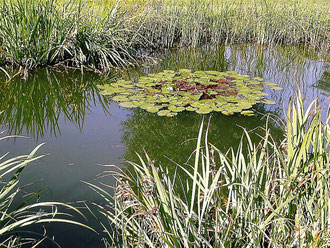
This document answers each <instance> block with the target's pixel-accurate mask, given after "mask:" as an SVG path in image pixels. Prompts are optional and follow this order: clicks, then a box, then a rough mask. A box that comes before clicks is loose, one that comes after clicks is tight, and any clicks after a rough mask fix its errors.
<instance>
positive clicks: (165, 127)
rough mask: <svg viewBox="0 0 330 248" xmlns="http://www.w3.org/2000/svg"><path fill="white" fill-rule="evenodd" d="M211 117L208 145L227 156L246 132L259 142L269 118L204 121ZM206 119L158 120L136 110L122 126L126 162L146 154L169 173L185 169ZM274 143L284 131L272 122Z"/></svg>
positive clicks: (218, 117)
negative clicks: (138, 155) (184, 166)
mask: <svg viewBox="0 0 330 248" xmlns="http://www.w3.org/2000/svg"><path fill="white" fill-rule="evenodd" d="M257 110H258V111H259V112H263V113H265V112H266V111H265V109H264V107H263V105H262V104H260V105H259V106H258V107H257ZM210 117H211V121H210V129H209V133H210V135H209V142H210V143H212V144H214V145H215V146H216V147H217V148H219V149H220V150H221V151H223V152H226V151H227V150H228V149H229V148H230V147H234V148H237V146H238V144H239V142H240V140H241V137H242V135H243V128H245V129H247V130H253V129H255V134H254V135H253V134H251V135H252V136H251V137H252V139H253V141H255V142H258V141H259V140H260V138H259V136H258V135H257V133H260V132H261V129H259V130H257V129H258V127H264V126H265V125H266V122H267V118H266V116H265V115H264V114H258V115H257V116H254V117H242V116H240V115H239V114H236V115H234V116H225V115H222V114H221V113H214V114H211V115H207V116H205V117H204V121H205V122H207V121H208V120H209V118H210ZM202 119H203V117H202V116H201V115H199V114H196V113H180V114H179V115H177V116H175V117H172V118H167V117H158V116H157V115H155V114H151V113H148V112H146V111H143V110H139V109H135V110H133V111H132V112H131V114H130V115H128V118H127V120H126V121H123V122H122V123H121V125H122V143H123V144H124V145H125V147H126V152H125V154H124V158H125V159H126V160H129V161H136V160H137V159H136V152H138V153H140V154H143V150H145V151H146V152H147V154H148V156H149V157H150V158H152V159H154V160H156V162H157V163H160V164H162V165H164V166H166V167H167V168H169V169H170V171H172V172H173V171H174V169H175V167H176V165H175V163H173V162H171V161H169V158H170V159H171V160H173V161H174V162H176V163H178V164H180V165H183V164H185V163H186V162H187V160H188V158H189V157H190V155H191V153H192V152H193V151H194V149H195V148H196V137H197V136H198V131H199V127H200V124H201V122H202ZM269 127H270V128H271V130H272V133H273V136H274V138H275V139H277V140H279V139H280V138H282V134H283V131H282V129H281V128H280V127H279V126H278V125H277V123H276V122H275V121H271V120H270V121H269Z"/></svg>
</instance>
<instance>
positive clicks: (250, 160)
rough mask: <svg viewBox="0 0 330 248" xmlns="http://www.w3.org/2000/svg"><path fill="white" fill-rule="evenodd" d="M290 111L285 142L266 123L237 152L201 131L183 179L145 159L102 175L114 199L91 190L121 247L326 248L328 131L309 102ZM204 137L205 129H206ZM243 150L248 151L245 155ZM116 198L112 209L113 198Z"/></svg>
mask: <svg viewBox="0 0 330 248" xmlns="http://www.w3.org/2000/svg"><path fill="white" fill-rule="evenodd" d="M301 99H302V98H301V96H300V98H299V99H296V100H293V101H291V102H290V104H289V108H288V111H287V121H286V124H285V125H284V129H285V131H286V135H285V139H284V140H283V141H282V142H281V143H280V144H278V143H277V142H276V141H274V140H273V139H272V136H271V132H270V130H269V129H268V127H267V126H266V127H265V129H264V131H265V134H264V136H263V137H262V139H261V141H260V143H258V144H254V143H252V141H251V138H250V134H249V132H248V131H247V130H244V131H245V135H244V137H243V138H242V141H241V143H240V144H239V147H238V149H237V151H234V149H230V150H229V151H228V152H227V153H223V152H221V151H219V150H218V149H217V148H216V147H214V146H212V145H211V144H209V142H208V131H206V134H205V143H204V145H203V142H202V136H203V130H204V128H203V124H202V125H201V128H200V131H199V135H198V140H197V147H196V150H195V156H194V158H195V159H194V161H193V164H192V165H191V168H189V167H186V166H180V165H178V168H177V170H182V171H183V172H184V173H185V174H186V175H187V177H188V179H187V181H186V182H185V181H182V178H180V177H179V176H178V173H174V177H173V176H170V175H173V173H169V172H168V171H167V169H165V168H164V167H162V166H160V165H156V162H155V161H152V160H151V159H150V158H149V157H148V155H146V160H145V159H143V158H142V157H141V156H139V155H138V157H139V161H140V162H139V163H133V162H129V164H130V167H128V169H127V170H121V169H119V168H118V170H119V171H114V170H111V171H108V172H104V173H103V174H102V176H106V175H111V176H115V178H116V179H117V183H118V185H117V187H116V188H115V195H114V196H112V195H111V194H110V193H109V192H107V191H106V190H104V189H102V188H101V187H98V186H96V185H93V184H89V186H90V187H91V188H92V189H94V190H95V191H97V192H98V193H99V194H100V195H101V196H102V197H103V198H104V200H106V201H107V203H108V204H109V205H110V206H112V208H110V209H108V208H107V207H105V206H104V205H103V206H98V207H99V211H100V212H101V213H102V214H103V215H105V216H106V217H107V218H108V220H109V223H110V225H111V228H106V225H105V223H103V226H104V228H106V232H107V233H108V235H109V237H110V239H109V242H112V243H113V244H112V245H118V246H119V247H122V246H124V247H327V246H328V244H329V242H330V202H329V199H330V198H329V196H330V185H329V180H330V154H329V150H328V149H329V144H330V127H329V125H328V122H329V120H330V116H329V114H328V116H327V120H326V121H327V122H326V123H323V122H322V116H321V111H320V110H318V109H317V108H313V106H314V104H316V102H313V103H312V104H311V105H310V106H309V107H308V109H307V110H306V111H304V106H303V102H302V100H301ZM207 130H208V129H207ZM245 147H247V151H248V152H247V154H246V153H245V152H243V150H245V149H244V148H245ZM112 198H113V199H114V204H113V201H112Z"/></svg>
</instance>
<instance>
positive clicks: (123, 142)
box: [0, 45, 330, 247]
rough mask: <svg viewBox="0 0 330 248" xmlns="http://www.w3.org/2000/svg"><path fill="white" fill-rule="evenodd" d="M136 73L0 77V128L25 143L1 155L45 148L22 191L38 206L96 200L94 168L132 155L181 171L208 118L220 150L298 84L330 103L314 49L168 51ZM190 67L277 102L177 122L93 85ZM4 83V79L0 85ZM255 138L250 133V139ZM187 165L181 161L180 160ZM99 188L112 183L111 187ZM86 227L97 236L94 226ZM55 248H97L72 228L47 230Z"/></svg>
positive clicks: (280, 108) (323, 64) (279, 107)
mask: <svg viewBox="0 0 330 248" xmlns="http://www.w3.org/2000/svg"><path fill="white" fill-rule="evenodd" d="M147 65H148V66H143V67H142V66H141V67H137V68H134V69H129V70H126V71H124V72H122V73H116V74H113V75H109V76H107V77H105V76H99V75H96V74H93V73H84V74H81V73H80V72H78V71H75V72H57V71H54V70H50V69H40V70H37V71H35V72H33V73H32V74H31V75H30V76H29V77H28V79H27V81H24V80H22V79H19V78H16V79H14V80H12V81H11V82H9V83H4V81H5V80H1V83H0V84H1V88H0V110H3V111H4V112H3V113H2V114H1V115H0V125H1V127H0V130H5V133H4V134H2V136H4V135H6V134H17V135H22V136H25V138H15V139H13V138H12V139H8V140H5V141H2V142H0V151H1V154H3V153H5V152H9V153H10V156H11V157H13V156H16V155H21V154H27V153H28V152H30V151H31V150H32V149H33V148H34V147H35V146H36V145H37V144H40V143H45V144H44V145H43V147H42V148H41V149H40V151H39V154H47V156H46V157H44V158H42V159H40V160H39V161H37V162H35V163H34V164H33V165H32V166H30V167H28V168H27V169H26V170H25V171H24V173H23V175H22V178H21V185H25V184H29V183H33V182H35V183H36V184H33V185H31V186H29V187H28V188H26V189H24V190H25V191H26V192H31V191H36V190H39V189H42V188H46V189H45V190H44V191H43V192H42V194H41V200H43V201H49V200H51V201H65V202H76V201H80V200H87V201H96V202H98V201H100V198H99V197H98V196H97V194H96V193H95V192H93V191H92V190H91V189H89V188H88V186H87V185H85V184H84V183H83V182H82V181H87V182H92V183H96V175H97V174H98V173H100V172H102V171H103V170H104V167H102V166H99V165H100V164H116V165H120V166H125V164H124V163H123V161H125V160H129V161H136V162H137V161H138V159H137V156H136V152H138V153H140V154H142V153H143V151H144V150H145V151H146V152H147V153H148V155H149V157H151V158H152V159H154V160H155V161H156V163H160V164H162V165H163V166H166V167H168V168H169V170H170V171H174V170H175V167H176V164H175V163H178V164H185V163H187V160H188V159H189V156H190V154H191V153H192V152H193V150H194V147H195V143H196V137H197V134H198V130H199V126H200V124H201V121H202V119H203V118H205V120H206V121H208V120H209V117H211V120H210V135H209V140H210V142H211V143H213V144H215V145H216V146H217V147H218V148H219V149H220V150H222V151H226V150H227V149H228V148H230V147H236V146H237V145H238V143H239V141H240V139H241V136H242V133H243V129H242V128H243V127H244V128H246V129H247V130H253V129H255V128H257V127H260V126H264V125H265V123H266V122H267V118H266V117H265V114H267V113H269V114H272V115H274V114H275V115H278V116H280V117H282V118H284V115H285V113H284V109H285V108H286V105H287V103H288V101H289V98H290V96H292V95H294V94H295V92H296V89H297V87H300V89H301V91H302V93H303V96H304V99H305V101H306V104H308V103H309V102H311V101H312V100H313V99H314V98H316V97H319V99H320V101H321V102H324V103H325V104H324V105H323V107H322V108H323V111H324V112H326V111H327V107H328V105H329V102H328V100H329V88H330V77H329V73H330V70H329V62H328V61H327V58H326V57H322V56H320V55H319V54H317V53H316V52H313V51H308V50H306V49H303V48H297V47H273V48H269V47H262V46H255V45H244V46H219V47H216V48H214V47H202V48H199V49H189V48H185V49H179V50H174V51H167V52H166V53H165V54H162V55H161V56H159V59H158V61H157V63H152V61H150V60H149V63H147ZM182 68H188V69H191V70H193V71H196V70H215V71H228V70H234V71H236V72H238V73H239V74H247V75H249V76H251V77H262V78H264V79H265V80H267V81H269V82H275V83H277V84H278V85H279V86H280V87H282V88H283V90H282V91H272V90H266V91H267V93H268V94H269V99H272V100H274V101H276V103H277V104H275V105H267V104H263V103H260V104H257V105H256V106H254V110H255V111H256V113H257V114H256V115H255V116H241V115H239V114H235V115H233V116H226V115H223V114H221V113H218V112H215V113H213V114H209V115H200V114H197V113H192V112H186V111H185V112H182V113H179V114H178V115H177V116H174V117H171V118H168V117H159V116H157V114H153V113H148V112H146V111H144V110H142V109H127V108H124V107H120V106H119V105H118V104H117V103H114V102H111V100H110V99H109V98H107V97H104V96H102V95H100V94H99V90H98V87H97V85H99V84H105V83H108V82H113V81H114V80H116V79H117V78H119V77H123V78H124V79H126V80H130V79H136V78H138V77H139V76H143V75H146V74H148V73H158V72H161V71H163V70H167V69H171V70H179V69H182ZM3 79H4V78H3ZM275 120H276V118H274V119H273V120H270V121H269V127H270V128H271V129H272V132H273V134H274V136H275V138H277V139H281V138H282V135H283V133H282V130H281V128H280V127H279V125H278V124H277V122H276V121H275ZM254 138H255V140H257V138H258V137H257V135H255V137H254ZM188 163H189V162H188ZM109 180H110V179H108V181H107V183H109V184H112V183H113V181H111V180H110V181H109ZM89 224H90V225H91V226H93V227H94V228H96V229H97V230H98V231H100V232H101V227H99V226H96V221H95V220H93V219H91V220H90V222H89ZM48 231H49V233H48V235H55V237H56V239H57V241H58V243H59V244H60V245H62V246H63V247H101V246H102V242H101V237H100V236H97V235H96V234H93V233H92V232H90V231H87V230H83V229H81V228H77V227H74V226H70V225H56V226H52V227H50V228H49V230H48Z"/></svg>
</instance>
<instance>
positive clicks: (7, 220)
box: [0, 132, 93, 247]
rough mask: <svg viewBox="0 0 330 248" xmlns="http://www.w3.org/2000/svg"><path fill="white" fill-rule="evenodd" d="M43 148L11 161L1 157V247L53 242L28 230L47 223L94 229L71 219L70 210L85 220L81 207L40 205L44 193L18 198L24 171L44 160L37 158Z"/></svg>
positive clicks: (43, 235)
mask: <svg viewBox="0 0 330 248" xmlns="http://www.w3.org/2000/svg"><path fill="white" fill-rule="evenodd" d="M2 133H3V132H1V133H0V134H2ZM8 138H12V137H8V136H7V137H6V136H5V137H0V141H3V140H5V139H8ZM40 146H42V145H39V146H37V147H36V148H35V149H34V150H33V151H32V152H31V153H30V154H28V155H21V156H16V157H13V158H7V157H8V153H5V154H1V156H0V179H1V184H0V247H22V245H28V246H29V247H37V246H38V245H39V244H41V243H42V242H43V241H44V240H45V239H50V240H51V239H52V238H51V237H47V233H46V232H44V233H41V234H37V235H36V234H31V232H27V231H26V228H27V227H29V226H31V225H40V226H42V225H44V224H45V223H57V222H61V223H68V224H75V225H80V226H82V227H85V228H88V229H91V230H93V229H92V228H90V227H88V226H87V225H85V224H83V223H81V222H77V221H75V220H74V219H73V218H71V217H70V216H71V214H72V213H71V214H70V211H69V210H71V211H73V212H74V213H76V214H78V215H80V216H82V217H84V215H83V214H82V213H81V212H80V211H79V210H78V209H77V208H75V207H73V206H71V205H69V204H66V203H60V202H39V201H38V196H39V194H40V193H41V192H42V191H39V192H34V193H32V194H30V195H29V196H28V197H25V198H21V199H18V198H19V197H21V196H20V194H21V192H22V186H21V185H20V184H19V183H20V181H19V177H20V175H21V173H22V172H23V170H24V168H25V167H26V166H27V165H28V164H31V163H33V162H34V161H35V160H37V159H40V158H42V157H44V155H40V156H36V152H37V151H38V149H39V148H40ZM63 209H66V210H65V211H63ZM84 218H85V217H84ZM24 230H25V231H24ZM37 237H38V238H37Z"/></svg>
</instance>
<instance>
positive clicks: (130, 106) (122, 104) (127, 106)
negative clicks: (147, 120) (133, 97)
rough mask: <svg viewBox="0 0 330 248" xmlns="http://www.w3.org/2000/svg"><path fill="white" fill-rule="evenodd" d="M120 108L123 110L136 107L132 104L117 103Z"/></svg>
mask: <svg viewBox="0 0 330 248" xmlns="http://www.w3.org/2000/svg"><path fill="white" fill-rule="evenodd" d="M119 105H120V106H122V107H125V108H136V107H137V106H136V105H135V104H134V103H133V102H121V103H119Z"/></svg>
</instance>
